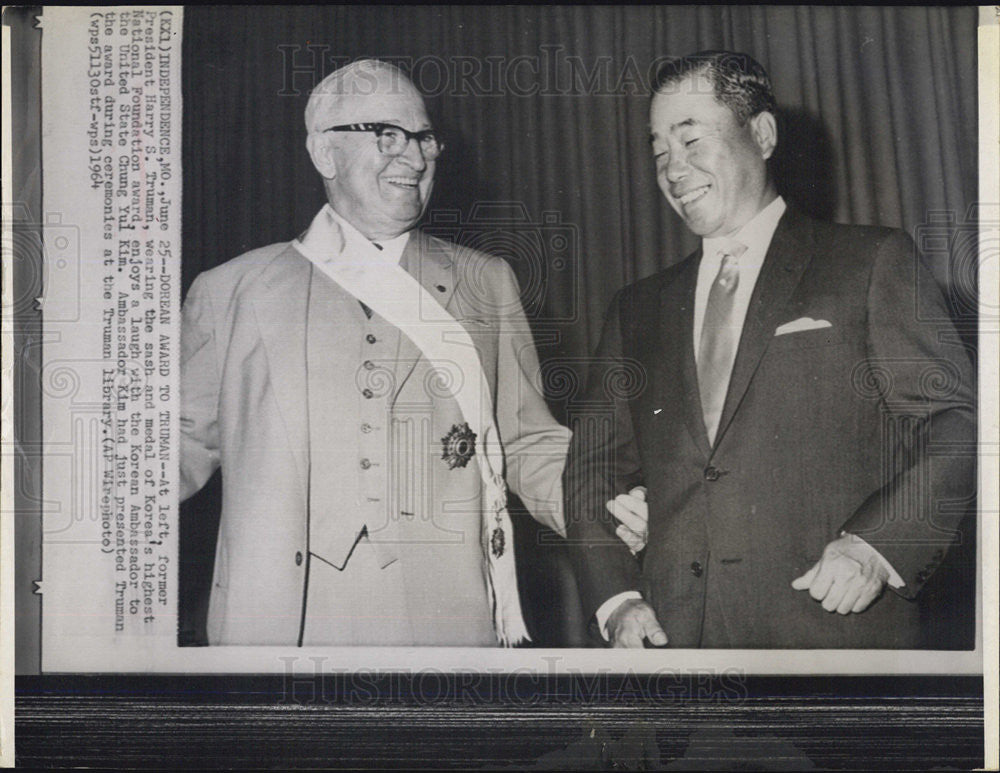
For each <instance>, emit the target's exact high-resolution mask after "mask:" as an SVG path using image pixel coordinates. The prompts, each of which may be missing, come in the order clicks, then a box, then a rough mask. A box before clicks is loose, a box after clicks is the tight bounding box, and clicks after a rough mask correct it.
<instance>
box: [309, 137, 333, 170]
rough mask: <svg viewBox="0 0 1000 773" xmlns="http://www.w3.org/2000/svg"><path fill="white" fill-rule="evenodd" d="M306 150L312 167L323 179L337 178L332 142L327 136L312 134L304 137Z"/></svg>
mask: <svg viewBox="0 0 1000 773" xmlns="http://www.w3.org/2000/svg"><path fill="white" fill-rule="evenodd" d="M306 149H307V150H308V151H309V157H310V158H311V159H312V162H313V166H314V167H316V171H317V172H319V173H320V174H321V175H322V176H323V177H324V179H327V180H332V179H333V178H334V177H336V176H337V159H336V153H335V152H334V147H333V140H332V138H331V137H330V135H328V134H323V133H321V132H312V133H310V134H309V136H308V137H306Z"/></svg>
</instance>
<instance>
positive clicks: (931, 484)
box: [843, 231, 976, 598]
mask: <svg viewBox="0 0 1000 773" xmlns="http://www.w3.org/2000/svg"><path fill="white" fill-rule="evenodd" d="M867 310H868V367H869V373H870V374H871V377H872V382H873V383H874V384H876V385H877V386H878V389H879V390H880V397H881V408H882V415H883V443H884V446H883V454H882V460H883V461H882V468H883V469H882V473H881V474H882V476H883V477H882V479H883V481H884V484H883V486H882V488H881V489H880V490H878V491H876V492H875V493H873V494H872V495H871V496H870V497H869V498H868V499H867V500H866V501H865V502H864V503H863V504H862V506H861V507H860V508H859V509H858V510H857V511H856V512H855V513H854V514H853V515H852V516H851V517H850V519H849V520H848V521H847V523H845V524H844V526H843V529H844V531H847V532H850V533H852V534H857V535H858V536H860V537H862V538H863V539H864V540H865V541H867V542H868V543H869V544H870V545H872V547H874V548H876V549H877V550H878V551H879V552H880V553H881V554H882V555H883V556H884V557H885V559H886V560H887V561H888V562H889V563H890V564H891V565H892V567H893V568H894V569H895V570H896V571H897V572H898V573H899V575H900V576H901V577H902V578H903V580H904V582H905V583H906V584H905V585H904V586H903V587H902V588H899V589H897V592H899V593H900V594H902V595H904V596H907V597H911V598H912V597H913V596H914V595H916V593H917V592H918V591H919V590H920V588H921V587H922V586H923V584H924V583H925V582H926V581H927V579H928V577H930V575H931V574H932V573H933V571H934V570H935V569H936V568H937V566H938V565H939V564H940V562H941V560H942V558H943V556H944V553H945V552H946V551H947V549H948V547H949V546H950V544H951V543H953V542H954V540H955V539H956V538H957V534H958V532H957V528H958V526H959V522H960V521H961V519H962V517H963V516H964V515H965V513H966V512H967V510H968V505H969V503H970V502H971V501H972V496H973V495H974V492H975V475H976V455H975V454H976V407H975V406H976V388H975V374H974V371H973V367H972V363H971V360H970V357H969V355H968V353H967V351H966V350H965V348H964V346H963V345H962V344H961V342H960V340H959V338H958V334H957V333H956V331H955V328H954V326H953V325H952V324H951V322H950V317H949V312H948V308H947V305H946V303H945V299H944V295H943V293H942V292H941V289H940V287H939V286H938V284H937V282H936V281H935V280H934V278H933V276H932V275H931V273H930V271H929V270H928V269H927V268H926V266H924V265H923V262H922V260H921V259H920V258H919V256H918V255H917V253H916V250H915V247H914V245H913V242H912V241H911V240H910V239H909V238H908V237H907V236H906V235H905V234H903V233H902V232H899V231H896V232H893V233H892V235H891V236H889V237H888V238H886V239H885V240H884V241H883V242H882V244H881V245H880V246H879V249H878V253H877V256H876V258H875V262H874V265H873V269H872V273H871V278H870V282H869V291H868V299H867Z"/></svg>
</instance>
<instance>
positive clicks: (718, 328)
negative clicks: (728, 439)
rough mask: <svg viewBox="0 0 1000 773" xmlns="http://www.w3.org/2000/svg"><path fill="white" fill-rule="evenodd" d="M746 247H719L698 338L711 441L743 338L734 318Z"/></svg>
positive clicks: (703, 399) (701, 385)
mask: <svg viewBox="0 0 1000 773" xmlns="http://www.w3.org/2000/svg"><path fill="white" fill-rule="evenodd" d="M745 251H746V247H745V246H744V245H742V244H738V243H735V242H734V243H733V244H731V245H730V246H728V247H726V248H725V249H722V250H719V254H720V255H721V256H722V264H721V265H720V266H719V273H718V274H717V275H716V277H715V281H714V282H712V287H711V289H710V290H709V291H708V303H706V305H705V319H704V321H703V323H702V327H701V338H700V339H699V341H698V390H699V391H700V392H701V411H702V416H703V417H704V419H705V429H706V430H707V431H708V440H709V443H714V442H715V433H716V432H717V431H718V429H719V419H720V418H721V417H722V406H723V404H724V403H725V401H726V390H727V389H728V388H729V376H730V375H731V373H732V370H733V361H734V360H735V359H736V347H737V345H738V344H739V341H740V331H741V327H742V326H741V325H740V324H739V323H738V321H736V320H734V319H733V302H734V299H735V298H736V288H737V287H738V286H739V283H740V272H739V267H738V265H737V261H738V260H739V256H740V255H742V254H743V253H744V252H745Z"/></svg>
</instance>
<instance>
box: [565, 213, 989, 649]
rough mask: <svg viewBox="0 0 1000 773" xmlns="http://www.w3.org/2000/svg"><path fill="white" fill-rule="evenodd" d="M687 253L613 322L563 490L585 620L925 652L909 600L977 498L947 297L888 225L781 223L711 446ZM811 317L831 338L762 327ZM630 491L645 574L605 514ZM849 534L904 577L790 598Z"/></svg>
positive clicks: (694, 267) (618, 307)
mask: <svg viewBox="0 0 1000 773" xmlns="http://www.w3.org/2000/svg"><path fill="white" fill-rule="evenodd" d="M700 257H701V256H700V252H696V253H694V254H692V255H690V256H689V257H688V258H687V259H685V260H684V261H682V262H681V263H679V264H677V265H675V266H672V267H671V268H668V269H667V270H665V271H662V272H660V273H658V274H656V275H654V276H652V277H649V278H648V279H645V280H642V281H640V282H637V283H636V284H634V285H631V286H629V287H626V288H625V289H624V290H622V291H621V292H620V293H619V294H618V295H617V296H616V298H615V300H614V302H613V303H612V305H611V308H610V310H609V312H608V315H607V320H606V324H605V328H604V332H603V336H602V339H601V342H600V345H599V348H598V351H597V354H596V356H595V358H594V361H593V367H592V368H591V373H590V377H589V379H588V394H587V405H588V406H589V407H588V412H589V413H590V416H589V419H588V420H587V421H585V422H580V423H578V424H577V426H576V437H575V438H574V442H573V446H572V451H571V456H570V464H571V467H572V469H571V470H570V471H569V473H568V476H567V492H568V496H569V510H568V521H569V536H570V541H571V543H573V544H574V545H575V547H574V550H573V552H574V554H575V562H576V568H577V573H578V580H579V583H580V587H581V593H582V597H583V601H584V605H585V613H586V614H588V615H592V614H593V613H594V611H595V610H596V609H597V608H598V606H599V605H600V604H601V603H603V602H604V601H605V600H607V599H608V598H610V597H611V596H613V595H615V594H617V593H619V592H621V591H624V590H629V589H635V590H640V591H642V592H643V593H644V595H645V597H646V598H647V600H649V601H650V603H651V604H652V605H653V607H654V608H655V609H656V612H657V615H658V617H659V620H660V622H661V624H662V625H663V626H664V629H665V630H666V632H667V634H668V636H669V637H670V644H671V646H675V647H698V646H709V647H727V646H729V647H748V648H753V647H768V648H799V647H865V648H869V647H870V648H897V647H913V646H917V643H918V641H919V639H918V635H919V626H918V622H919V617H918V610H917V605H916V604H914V603H912V601H911V600H910V599H911V598H912V597H913V596H914V594H916V593H917V592H918V591H919V590H920V588H921V586H922V585H923V584H924V583H925V581H926V580H927V578H928V577H929V576H930V574H931V572H933V571H934V569H935V568H936V567H937V565H938V564H939V563H940V562H941V560H942V558H943V557H944V554H945V551H946V550H947V549H948V547H949V545H950V544H951V543H952V542H953V541H954V540H955V539H956V538H957V537H958V536H959V535H957V533H956V531H955V530H956V527H957V525H958V522H959V520H960V519H961V516H962V515H963V514H964V513H965V511H966V510H967V506H968V503H969V501H970V498H971V497H972V496H973V495H974V487H975V440H976V424H975V387H974V382H973V371H972V366H971V364H970V357H969V356H968V353H967V352H966V351H965V350H964V348H963V347H962V346H961V344H960V343H959V341H958V338H957V336H956V334H955V332H954V328H953V326H952V324H951V323H950V321H948V320H949V317H948V312H947V309H946V306H945V302H944V298H943V296H942V293H941V290H940V288H939V286H938V285H937V284H936V283H935V281H934V280H933V279H932V277H931V276H930V274H929V272H927V270H926V268H925V267H924V266H923V265H922V263H921V262H920V260H918V259H917V258H916V253H915V250H914V247H913V244H912V242H911V241H910V240H909V239H908V238H907V237H906V235H905V234H903V233H902V232H900V231H894V230H890V229H885V228H870V227H851V226H842V225H833V224H830V223H823V222H819V221H816V220H812V219H810V218H807V217H805V216H804V215H801V214H798V213H795V212H793V211H788V212H786V214H785V215H784V216H783V217H782V219H781V221H780V222H779V224H778V228H777V230H776V232H775V234H774V238H773V240H772V242H771V245H770V248H769V250H768V253H767V257H766V259H765V262H764V265H763V268H762V270H761V274H760V277H759V279H758V283H757V285H756V287H755V289H754V293H753V297H752V299H751V303H750V308H749V310H748V313H747V318H746V322H745V324H744V328H743V335H742V338H741V341H740V345H739V350H738V353H737V357H736V361H735V364H734V367H733V374H732V379H731V383H730V386H729V392H728V395H727V399H726V403H725V407H724V410H723V414H722V419H721V423H720V427H719V431H718V435H717V437H716V442H715V446H714V447H710V446H709V442H708V437H707V434H706V432H705V428H704V424H703V421H702V416H701V408H700V405H701V403H700V397H699V393H698V384H697V376H696V370H695V361H694V344H693V340H692V325H693V306H694V290H695V282H696V278H697V273H698V263H699V260H700ZM803 317H808V318H811V319H812V320H816V321H820V320H825V321H827V322H829V323H830V325H829V326H824V327H814V328H813V329H809V330H803V331H800V332H793V333H788V334H785V335H778V336H776V335H775V331H776V329H777V328H779V327H780V326H782V325H784V324H786V323H788V322H790V321H793V320H798V319H800V318H803ZM924 320H932V321H924ZM602 417H603V418H602ZM602 428H603V429H602ZM639 483H644V484H645V485H646V486H647V487H648V502H649V542H648V545H647V547H646V549H645V551H644V554H642V555H641V557H640V559H638V560H637V559H635V558H633V556H632V555H631V554H630V553H629V551H628V550H627V548H626V547H625V546H624V545H623V544H622V543H621V542H620V540H618V539H617V537H615V535H614V527H615V522H614V521H613V520H612V519H611V517H610V515H609V514H608V513H607V511H606V510H605V501H606V500H607V499H610V498H611V497H612V496H613V495H614V494H617V493H623V492H625V491H627V490H628V489H630V488H631V487H632V486H634V485H636V484H639ZM841 530H847V531H849V532H852V533H855V534H858V535H859V536H861V537H863V538H864V539H865V540H867V541H868V542H869V543H870V544H871V545H873V546H874V547H875V548H877V549H878V550H879V551H880V552H881V553H882V555H883V556H885V557H886V558H887V559H888V560H889V561H890V562H891V564H892V565H893V567H894V568H895V569H896V570H897V571H898V572H899V574H900V575H901V576H902V577H903V579H904V580H905V582H906V585H905V587H904V588H902V589H900V591H898V592H891V591H887V592H886V593H885V594H883V596H882V597H881V598H880V599H879V600H878V601H876V602H875V603H874V604H873V605H872V606H871V607H870V608H869V609H868V610H867V611H865V612H863V613H861V614H852V615H847V616H841V615H838V614H834V613H828V612H826V611H824V610H823V608H822V606H821V605H820V604H819V603H817V602H816V601H814V600H813V599H811V598H810V596H809V594H808V592H807V591H796V590H793V589H792V588H791V587H790V583H791V581H792V580H793V579H794V578H796V577H798V576H799V575H801V574H802V573H803V572H805V571H806V570H807V569H808V568H809V567H810V566H812V564H813V563H814V562H815V561H816V560H818V559H819V558H820V555H821V554H822V551H823V548H824V546H825V545H826V544H827V543H828V542H830V541H831V540H833V539H835V538H836V537H837V536H839V534H840V532H841Z"/></svg>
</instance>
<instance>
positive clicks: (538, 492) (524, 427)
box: [495, 259, 571, 537]
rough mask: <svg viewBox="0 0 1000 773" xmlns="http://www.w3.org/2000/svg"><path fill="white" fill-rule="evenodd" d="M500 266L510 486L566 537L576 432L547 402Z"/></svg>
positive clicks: (509, 278) (501, 384) (500, 373)
mask: <svg viewBox="0 0 1000 773" xmlns="http://www.w3.org/2000/svg"><path fill="white" fill-rule="evenodd" d="M495 265H497V266H498V267H499V271H498V273H499V278H498V287H499V292H500V297H499V302H500V307H499V308H500V309H502V314H501V315H500V333H499V335H500V340H499V348H498V362H497V389H496V392H497V399H496V402H497V405H496V411H497V426H498V429H499V430H500V437H501V438H502V440H503V446H504V455H505V459H506V464H507V470H506V478H507V484H508V485H509V486H510V488H511V490H512V491H513V492H514V493H516V494H517V495H518V496H519V497H520V498H521V501H522V502H524V505H525V507H527V508H528V510H529V512H530V513H531V515H532V517H533V518H534V519H535V520H536V521H538V522H539V523H541V524H542V525H544V526H547V527H548V528H550V529H552V530H553V531H554V532H556V533H557V534H559V535H560V536H563V537H565V536H566V520H565V517H564V515H563V488H562V474H563V468H564V467H565V465H566V451H567V448H568V447H569V440H570V435H571V432H570V431H569V429H568V428H566V427H564V426H562V425H561V424H559V423H558V422H557V421H556V420H555V419H554V418H553V417H552V413H551V412H550V411H549V407H548V405H547V404H546V402H545V397H544V395H543V392H542V389H541V385H540V382H541V373H540V367H539V364H538V353H537V352H536V350H535V345H534V341H533V339H532V336H531V329H530V327H529V325H528V320H527V319H526V318H525V315H524V310H523V308H522V307H521V301H520V293H519V292H518V287H517V280H516V279H515V278H514V273H513V271H512V270H511V268H510V266H509V265H507V263H506V262H504V261H503V260H499V259H497V261H496V263H495Z"/></svg>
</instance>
